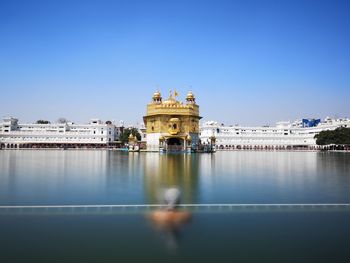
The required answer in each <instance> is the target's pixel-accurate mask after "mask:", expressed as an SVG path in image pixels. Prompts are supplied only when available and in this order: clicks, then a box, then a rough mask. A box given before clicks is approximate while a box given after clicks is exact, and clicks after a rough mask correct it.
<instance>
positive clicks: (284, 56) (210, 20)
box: [0, 0, 350, 125]
mask: <svg viewBox="0 0 350 263" xmlns="http://www.w3.org/2000/svg"><path fill="white" fill-rule="evenodd" d="M349 14H350V1H345V0H344V1H334V0H330V1H322V0H319V1H298V0H293V1H292V0H291V1H283V0H280V1H265V0H259V1H250V0H245V1H233V0H232V1H218V0H216V1H214V0H213V1H164V0H163V1H117V0H116V1H101V0H99V1H74V0H73V1H49V0H48V1H16V0H14V1H10V0H9V1H4V0H1V1H0V91H1V104H0V105H1V107H0V115H1V116H6V115H13V116H16V117H18V118H19V119H21V120H23V121H35V120H37V119H49V120H51V121H55V120H57V119H58V118H59V117H66V118H68V119H70V120H73V121H75V122H86V121H88V120H89V119H90V118H93V117H99V118H102V119H104V120H106V119H113V120H120V119H123V120H125V121H126V122H128V123H136V122H138V121H139V122H140V121H142V116H143V115H144V113H145V110H146V104H147V103H148V102H149V101H150V98H151V96H152V94H153V92H154V91H155V90H156V89H157V87H158V88H159V89H160V90H161V91H162V93H163V97H167V95H168V92H169V89H173V88H176V89H177V90H178V92H179V93H180V98H182V99H183V98H184V96H185V94H186V93H187V91H188V90H192V91H193V92H194V93H195V95H196V96H197V100H198V103H199V104H200V111H201V115H202V116H203V117H204V119H205V120H212V119H213V120H217V121H219V122H224V123H226V124H236V123H240V124H245V125H260V124H273V123H274V122H275V121H278V120H294V119H296V118H302V117H325V116H327V115H330V116H338V117H344V116H347V117H350V106H349V98H350V87H349V84H350V15H349Z"/></svg>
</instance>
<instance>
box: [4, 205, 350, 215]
mask: <svg viewBox="0 0 350 263" xmlns="http://www.w3.org/2000/svg"><path fill="white" fill-rule="evenodd" d="M178 207H179V209H186V210H189V211H193V212H264V211H265V212H274V211H276V212H278V211H279V212H283V211H350V203H306V204H283V203H282V204H181V205H179V206H178ZM162 208H166V206H165V205H164V204H125V205H123V204H118V205H113V204H111V205H107V204H102V205H12V206H11V205H9V206H0V214H9V213H10V214H12V213H15V214H23V213H29V214H30V213H35V214H37V213H50V214H51V213H52V214H57V213H58V214H60V213H64V214H66V213H69V214H71V213H87V214H89V213H144V212H149V211H152V210H155V209H162Z"/></svg>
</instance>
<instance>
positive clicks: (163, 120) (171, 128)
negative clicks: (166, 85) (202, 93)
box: [143, 91, 201, 151]
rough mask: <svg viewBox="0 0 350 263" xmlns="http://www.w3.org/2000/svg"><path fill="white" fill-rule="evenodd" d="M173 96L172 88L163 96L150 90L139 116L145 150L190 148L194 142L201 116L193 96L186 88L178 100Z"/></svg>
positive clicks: (196, 140)
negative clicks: (143, 110) (142, 111)
mask: <svg viewBox="0 0 350 263" xmlns="http://www.w3.org/2000/svg"><path fill="white" fill-rule="evenodd" d="M177 96H178V94H177V92H176V91H175V92H174V95H173V94H172V93H171V92H170V95H169V98H167V99H166V100H163V99H162V96H161V93H160V92H159V91H157V92H155V93H154V94H153V97H152V101H151V103H149V104H148V105H147V113H146V116H144V117H143V120H144V123H145V127H146V136H147V150H149V151H191V150H195V148H196V147H197V146H198V140H199V120H200V119H201V117H200V116H199V106H198V105H197V104H196V98H195V96H194V95H193V93H192V92H189V93H188V94H187V96H186V101H185V103H182V102H181V101H178V100H177V99H176V97H177Z"/></svg>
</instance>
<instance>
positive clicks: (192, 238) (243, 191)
mask: <svg viewBox="0 0 350 263" xmlns="http://www.w3.org/2000/svg"><path fill="white" fill-rule="evenodd" d="M0 168H1V169H0V206H14V205H83V204H96V205H98V204H159V203H162V193H163V192H164V189H166V188H169V187H174V186H175V187H178V188H179V189H181V192H182V203H186V204H213V203H215V204H218V203H219V204H240V203H243V204H251V203H257V204H265V203H350V154H349V153H321V152H264V151H234V152H217V153H216V154H192V155H184V154H169V155H166V154H163V155H159V154H157V153H133V154H128V153H122V152H116V151H104V150H103V151H99V150H95V151H94V150H91V151H83V150H77V151H70V150H69V151H60V150H57V151H56V150H48V151H45V150H23V151H20V150H12V151H11V150H9V151H6V150H3V151H0ZM151 212H152V209H150V211H144V210H139V209H133V210H121V209H119V210H118V209H117V210H112V211H99V210H93V211H92V210H88V211H83V210H72V209H62V210H60V211H57V210H55V211H51V210H48V211H42V210H40V211H37V210H33V211H5V210H0V233H1V235H0V249H1V253H0V262H130V261H134V262H140V261H147V262H151V261H153V262H165V261H167V262H193V261H204V262H212V261H218V262H233V261H238V262H242V261H243V262H349V260H350V223H349V222H350V211H349V209H346V208H327V207H325V208H302V209H294V208H289V209H273V208H264V209H246V210H244V209H243V210H239V209H231V210H229V209H219V208H212V209H211V208H210V209H208V208H200V209H190V212H191V214H192V218H191V221H190V222H188V223H186V224H183V225H180V226H176V227H170V228H169V227H167V228H162V227H159V226H157V225H156V224H155V223H154V222H153V221H151V220H150V219H149V214H150V213H151Z"/></svg>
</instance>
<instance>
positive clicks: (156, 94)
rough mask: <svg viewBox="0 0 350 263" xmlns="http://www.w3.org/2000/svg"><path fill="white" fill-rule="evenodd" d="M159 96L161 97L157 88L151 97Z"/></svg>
mask: <svg viewBox="0 0 350 263" xmlns="http://www.w3.org/2000/svg"><path fill="white" fill-rule="evenodd" d="M160 97H161V94H160V92H159V91H158V90H157V91H156V92H154V93H153V98H154V99H157V98H160Z"/></svg>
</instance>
